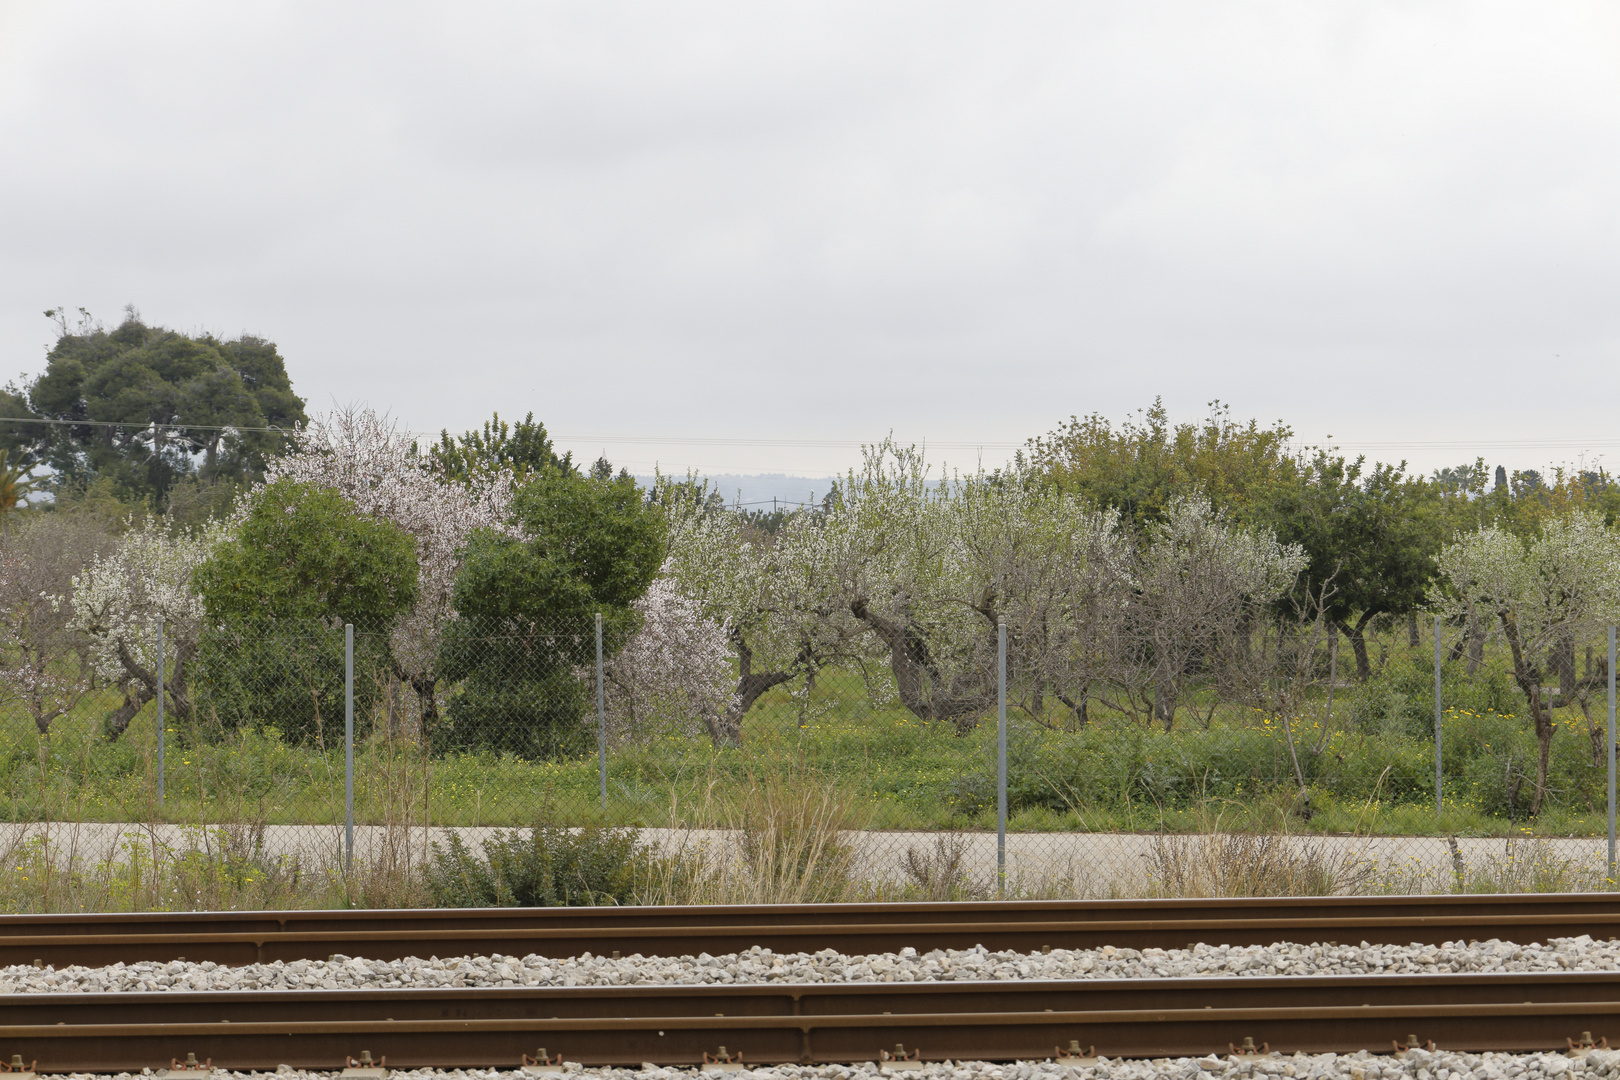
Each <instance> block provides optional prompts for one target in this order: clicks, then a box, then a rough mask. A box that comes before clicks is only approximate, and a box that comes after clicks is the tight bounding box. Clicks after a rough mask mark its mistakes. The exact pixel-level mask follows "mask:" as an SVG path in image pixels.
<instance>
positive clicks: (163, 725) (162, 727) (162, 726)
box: [157, 619, 168, 807]
mask: <svg viewBox="0 0 1620 1080" xmlns="http://www.w3.org/2000/svg"><path fill="white" fill-rule="evenodd" d="M157 706H158V755H157V757H158V760H157V782H158V785H157V787H158V806H160V807H161V806H162V805H163V744H164V743H165V742H166V741H167V738H166V736H167V733H168V722H167V721H166V720H164V718H163V620H162V619H159V620H158V621H157Z"/></svg>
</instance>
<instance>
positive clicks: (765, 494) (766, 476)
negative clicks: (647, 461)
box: [636, 473, 834, 509]
mask: <svg viewBox="0 0 1620 1080" xmlns="http://www.w3.org/2000/svg"><path fill="white" fill-rule="evenodd" d="M707 479H708V481H709V486H710V487H711V488H713V489H714V490H715V491H718V492H719V493H720V496H721V497H722V498H723V499H725V500H726V504H727V505H728V506H729V505H731V504H732V503H735V502H741V503H742V504H743V505H744V506H746V507H751V508H756V509H757V508H758V507H761V506H763V507H765V508H766V509H769V508H770V506H771V500H772V499H776V500H777V501H778V505H782V506H802V505H804V504H805V503H806V502H808V501H809V500H810V497H811V493H812V492H814V494H815V498H816V500H817V501H818V502H819V501H820V500H821V498H822V497H823V496H824V495H826V494H827V492H828V491H830V490H831V489H832V485H833V479H834V478H833V477H831V476H789V475H787V474H786V473H753V474H748V475H744V474H742V473H716V474H715V475H713V476H710V477H707ZM652 481H653V478H652V477H650V476H638V477H636V483H638V484H640V485H642V486H643V487H647V486H649V485H651V484H652Z"/></svg>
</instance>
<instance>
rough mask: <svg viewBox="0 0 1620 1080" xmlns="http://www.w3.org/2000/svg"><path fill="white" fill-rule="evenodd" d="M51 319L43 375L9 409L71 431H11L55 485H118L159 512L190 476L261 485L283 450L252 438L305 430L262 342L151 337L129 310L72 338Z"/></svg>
mask: <svg viewBox="0 0 1620 1080" xmlns="http://www.w3.org/2000/svg"><path fill="white" fill-rule="evenodd" d="M46 314H47V315H49V316H52V317H53V318H56V319H57V320H58V328H59V330H60V335H59V336H58V338H57V341H56V345H55V346H54V347H53V348H52V349H51V351H50V353H49V355H48V357H47V360H46V367H45V371H44V373H43V374H41V375H40V376H39V377H38V378H36V379H34V380H33V381H32V382H30V383H29V384H28V385H27V386H26V387H25V388H24V389H22V390H20V391H19V390H17V389H16V388H12V389H11V390H10V391H9V395H10V396H11V397H12V398H16V399H18V400H14V401H10V402H8V403H7V406H8V407H25V408H26V410H27V411H26V415H28V416H37V417H40V418H44V419H48V420H54V421H59V422H65V423H56V424H36V425H23V424H11V425H4V427H5V431H4V436H5V439H6V440H7V441H8V442H9V443H11V444H12V446H13V448H14V449H16V450H18V451H19V452H22V453H24V454H26V455H29V456H30V458H31V459H33V460H37V461H40V462H43V463H45V464H48V465H50V467H51V469H52V470H53V472H54V473H55V475H56V476H57V477H58V480H59V482H72V481H77V482H84V481H87V480H89V479H93V478H95V477H101V476H106V477H111V478H112V479H113V480H114V481H115V483H116V484H117V485H118V487H119V489H120V490H121V491H122V492H123V493H126V494H127V495H131V496H134V497H138V498H143V499H151V500H153V501H154V502H157V503H159V504H161V502H162V500H163V497H164V496H165V495H166V493H167V492H168V490H169V489H170V487H172V486H173V485H174V484H175V482H176V481H177V480H179V479H180V478H182V477H185V476H188V475H197V476H200V477H202V478H204V479H208V480H227V481H231V482H233V483H242V482H246V481H250V480H254V479H257V478H258V477H260V476H262V474H263V472H264V464H265V457H266V455H268V454H272V453H274V452H275V451H276V450H278V449H279V448H280V446H281V443H282V441H283V439H282V437H281V436H280V435H279V434H278V433H277V432H274V431H262V430H250V429H262V428H288V429H290V428H292V427H293V426H295V425H297V424H301V423H303V422H304V421H305V419H306V417H305V415H304V401H303V399H302V398H300V397H298V396H297V395H295V394H294V393H293V390H292V383H291V380H289V378H288V377H287V366H286V364H285V362H284V361H283V360H282V358H281V355H280V354H279V353H278V352H277V351H276V347H275V345H274V344H273V343H271V342H269V341H266V340H264V339H263V338H258V337H253V336H251V335H244V336H242V337H240V338H234V339H231V340H222V339H220V338H216V337H214V336H213V335H212V334H200V335H197V336H190V335H186V334H181V333H179V332H177V331H174V330H167V329H164V328H162V327H157V326H148V325H146V324H145V323H144V322H142V321H141V320H140V318H139V316H138V315H136V314H135V312H134V311H133V310H130V311H129V312H128V315H127V317H126V318H125V319H124V321H123V322H122V323H121V324H119V326H118V327H117V328H115V329H113V330H108V329H106V328H105V327H102V326H100V325H96V324H92V323H91V322H90V321H89V320H88V319H85V320H83V321H81V322H80V323H79V324H78V325H77V326H76V327H71V328H70V327H69V325H68V323H67V320H66V319H65V318H63V317H61V316H60V315H59V313H58V312H57V311H56V310H54V309H53V310H52V311H48V312H46ZM7 415H15V414H11V413H8V414H7Z"/></svg>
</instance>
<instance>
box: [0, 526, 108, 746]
mask: <svg viewBox="0 0 1620 1080" xmlns="http://www.w3.org/2000/svg"><path fill="white" fill-rule="evenodd" d="M111 539H112V538H111V536H110V535H109V534H108V533H107V532H106V531H105V530H104V529H103V528H102V527H101V526H100V525H99V524H98V523H97V522H95V521H93V520H90V519H88V518H86V517H83V516H80V515H74V514H49V515H42V516H40V517H38V518H36V519H34V520H33V521H30V522H28V523H26V524H25V525H24V526H23V527H22V528H20V529H18V530H17V531H16V532H15V533H14V534H13V535H12V536H10V537H7V538H5V539H4V540H0V699H3V700H11V701H15V702H17V703H18V704H20V705H21V706H22V707H23V708H24V709H25V710H27V712H28V715H29V716H30V717H32V718H33V721H34V726H35V727H37V728H38V729H39V733H40V734H41V735H48V734H50V726H51V722H52V721H53V720H55V719H56V718H57V717H59V716H62V715H63V714H64V713H67V712H69V711H70V710H71V709H72V708H73V707H74V706H75V705H77V704H78V702H79V699H80V698H81V697H83V696H84V694H85V692H86V691H87V690H88V689H89V686H90V668H89V666H88V665H87V664H85V663H84V662H83V661H82V659H81V656H80V654H81V652H82V650H83V647H84V644H85V642H84V640H83V638H82V636H81V635H80V634H79V632H78V631H76V630H74V629H73V628H72V627H71V626H70V625H69V623H70V621H71V619H72V616H73V609H72V604H71V603H65V602H64V601H63V599H62V597H63V596H64V595H65V594H67V593H68V592H69V591H71V589H72V587H73V575H74V574H77V573H81V572H82V571H83V570H84V567H85V565H86V564H87V563H88V562H89V561H90V560H91V559H93V558H94V557H95V556H96V555H97V554H99V553H101V552H103V551H105V550H106V549H107V548H108V547H109V545H110V542H111Z"/></svg>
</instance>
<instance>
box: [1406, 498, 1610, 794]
mask: <svg viewBox="0 0 1620 1080" xmlns="http://www.w3.org/2000/svg"><path fill="white" fill-rule="evenodd" d="M1439 567H1440V573H1441V576H1442V579H1443V582H1444V585H1445V586H1446V588H1445V590H1444V591H1443V592H1442V593H1440V594H1439V595H1438V596H1436V597H1435V600H1434V607H1435V609H1436V610H1437V611H1438V612H1440V613H1441V614H1444V615H1448V616H1459V617H1464V618H1467V617H1471V616H1473V617H1477V616H1478V615H1479V614H1484V615H1485V617H1487V618H1491V619H1494V620H1495V621H1496V622H1497V624H1498V625H1499V627H1500V628H1501V632H1502V637H1503V638H1504V639H1505V640H1506V641H1507V645H1508V654H1509V656H1510V658H1511V661H1512V664H1513V680H1514V682H1515V683H1516V684H1517V685H1518V687H1519V691H1520V692H1521V693H1522V694H1523V695H1524V698H1525V703H1526V705H1527V706H1528V707H1529V711H1530V718H1531V722H1532V723H1533V725H1534V727H1535V733H1536V742H1537V745H1538V749H1539V753H1538V755H1537V759H1536V790H1535V796H1534V798H1533V800H1532V803H1531V807H1530V812H1531V813H1538V812H1539V811H1540V810H1541V805H1542V802H1543V801H1544V800H1545V798H1546V795H1547V761H1548V756H1549V754H1550V753H1551V747H1552V738H1553V733H1554V732H1555V731H1556V730H1557V729H1556V727H1555V726H1554V724H1553V718H1552V708H1551V703H1550V702H1548V701H1547V700H1546V698H1545V696H1544V695H1543V692H1542V681H1543V680H1544V678H1545V677H1546V672H1545V671H1544V670H1543V669H1542V666H1541V663H1540V658H1542V657H1544V656H1546V655H1548V654H1549V653H1551V654H1553V655H1554V656H1556V655H1557V654H1558V652H1559V646H1561V645H1562V644H1563V643H1564V642H1566V641H1569V640H1573V639H1574V638H1576V637H1579V636H1582V635H1584V634H1588V633H1594V632H1596V631H1598V630H1599V629H1601V628H1602V627H1603V626H1604V625H1606V624H1608V623H1610V622H1613V621H1615V620H1616V618H1617V617H1620V614H1617V613H1620V604H1617V595H1616V590H1617V584H1620V580H1617V575H1620V539H1617V537H1616V535H1615V533H1614V531H1613V530H1611V529H1608V528H1606V527H1605V526H1604V524H1603V521H1602V519H1601V518H1599V517H1597V516H1596V515H1594V514H1591V513H1587V512H1585V511H1579V510H1577V511H1575V512H1573V513H1571V514H1570V515H1569V516H1567V517H1564V518H1557V519H1554V520H1552V521H1549V522H1548V523H1547V524H1546V526H1545V527H1544V528H1543V529H1542V532H1541V535H1540V536H1538V537H1534V538H1526V537H1520V536H1516V535H1514V534H1513V533H1511V532H1508V531H1507V530H1506V529H1504V528H1501V527H1499V526H1496V525H1488V526H1484V527H1482V528H1480V529H1478V530H1476V531H1474V532H1471V533H1461V534H1459V535H1458V536H1457V537H1456V539H1455V540H1454V541H1453V542H1452V543H1451V544H1448V545H1447V546H1446V547H1445V548H1444V549H1443V550H1442V551H1441V552H1440V557H1439Z"/></svg>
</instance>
